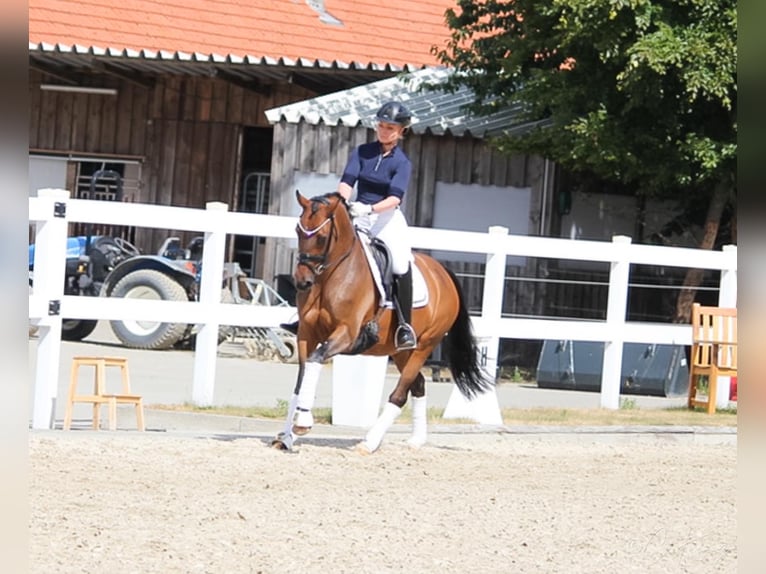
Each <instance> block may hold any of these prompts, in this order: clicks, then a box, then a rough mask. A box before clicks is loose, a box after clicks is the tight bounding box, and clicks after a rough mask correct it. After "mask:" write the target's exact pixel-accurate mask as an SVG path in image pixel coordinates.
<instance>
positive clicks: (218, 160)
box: [29, 0, 453, 274]
mask: <svg viewBox="0 0 766 574" xmlns="http://www.w3.org/2000/svg"><path fill="white" fill-rule="evenodd" d="M394 4H395V8H396V10H397V11H398V12H399V13H401V14H407V15H409V18H410V19H411V20H409V19H408V21H401V20H399V19H396V20H394V19H381V20H380V21H378V19H375V18H371V15H373V14H375V13H377V12H379V7H378V5H377V3H374V2H372V1H371V0H357V1H355V2H353V3H340V2H327V3H325V2H313V1H312V2H303V1H299V0H295V1H292V0H281V1H279V2H274V1H273V0H248V1H247V2H231V1H223V0H205V1H201V0H192V1H189V2H184V3H181V4H177V5H174V6H172V18H168V10H169V8H168V6H167V4H166V3H165V2H160V1H156V0H147V1H145V2H142V3H141V4H140V7H139V9H134V8H128V7H126V6H125V5H124V3H121V2H118V1H117V0H72V1H67V2H62V1H61V0H31V1H30V4H29V102H30V104H29V153H30V156H29V157H30V160H29V162H30V167H29V174H30V177H29V188H30V194H33V193H35V192H36V190H37V189H39V188H41V187H64V188H66V189H69V190H71V191H72V193H73V194H74V195H75V196H76V197H91V196H93V197H97V198H99V199H121V200H123V201H141V202H149V203H157V204H162V205H177V206H188V207H204V205H205V203H206V202H208V201H223V202H225V203H227V204H229V206H230V209H232V210H237V211H263V210H264V209H265V208H264V205H265V203H264V201H265V198H266V197H267V194H268V188H269V178H270V168H271V163H272V158H271V150H272V141H273V131H274V130H273V128H272V126H271V125H270V124H269V122H268V121H267V118H266V116H265V114H264V111H265V110H267V109H270V108H273V107H275V106H280V105H284V104H288V103H291V102H297V101H302V100H305V99H307V98H311V97H315V96H318V95H321V94H328V93H332V92H336V91H338V90H344V89H347V88H350V87H353V86H359V85H363V84H367V83H369V82H373V81H376V80H380V79H383V78H388V77H392V76H394V75H396V74H398V73H401V72H403V71H411V70H417V69H421V68H423V67H425V66H431V65H434V64H436V60H435V58H434V56H433V55H432V54H431V47H432V46H434V45H442V44H443V43H444V42H445V40H446V38H447V35H448V30H447V28H446V25H445V23H444V11H445V10H446V9H447V8H448V7H451V6H452V5H453V2H452V1H451V0H397V1H396V2H394ZM392 35H395V36H396V37H399V38H400V39H399V40H397V41H396V42H380V41H379V40H378V38H379V37H382V36H392ZM100 170H106V172H107V173H106V174H105V175H103V174H101V173H100ZM94 173H96V174H98V177H97V178H96V179H95V181H94V178H93V175H94ZM102 175H103V177H101V176H102ZM168 227H169V229H167V230H153V231H143V230H140V229H139V230H130V233H131V235H130V239H133V240H134V241H135V242H136V243H137V245H138V246H139V247H140V248H141V249H142V250H144V251H147V252H151V251H153V250H156V249H157V248H158V247H159V245H160V244H161V242H162V240H163V239H164V237H165V236H167V235H168V233H174V231H173V229H172V222H169V226H168ZM253 249H254V244H253V241H250V242H249V245H248V241H247V240H245V239H241V240H240V239H237V240H236V241H232V245H231V248H230V254H231V256H232V257H234V256H235V252H237V257H239V258H240V259H241V260H242V261H243V267H245V268H246V269H247V270H248V272H249V273H251V274H260V273H259V271H258V269H256V267H255V259H256V257H255V254H254V253H253ZM248 252H249V253H248ZM248 257H249V262H248Z"/></svg>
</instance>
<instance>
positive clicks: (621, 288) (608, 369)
mask: <svg viewBox="0 0 766 574" xmlns="http://www.w3.org/2000/svg"><path fill="white" fill-rule="evenodd" d="M612 242H613V243H614V245H615V260H614V261H612V263H611V266H610V269H609V295H608V299H607V304H606V324H607V332H608V339H607V341H605V342H604V362H603V366H602V370H601V407H602V408H606V409H618V408H620V381H621V379H622V349H623V343H624V342H625V336H624V331H625V313H626V308H627V303H628V278H629V276H630V259H629V258H628V255H629V254H628V248H629V246H630V243H631V238H630V237H627V236H626V235H615V236H614V237H612Z"/></svg>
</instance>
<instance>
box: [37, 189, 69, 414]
mask: <svg viewBox="0 0 766 574" xmlns="http://www.w3.org/2000/svg"><path fill="white" fill-rule="evenodd" d="M37 196H38V197H39V198H41V199H42V200H44V202H45V203H46V204H47V205H46V207H45V210H46V212H47V219H45V220H43V221H38V222H37V225H36V231H35V258H34V285H33V292H32V294H33V298H34V300H35V305H39V306H42V308H40V307H38V308H37V309H36V310H35V311H34V315H36V316H39V317H40V321H39V323H38V326H39V330H38V342H37V369H36V372H35V391H34V403H33V411H32V428H33V429H52V428H53V426H54V422H55V420H56V396H57V394H58V380H59V376H58V375H59V360H60V356H61V315H60V314H59V308H60V305H61V298H62V297H63V295H64V281H65V271H64V270H65V267H66V243H67V226H68V221H67V218H66V207H67V200H68V199H69V192H68V191H66V190H64V189H40V190H38V192H37ZM30 311H32V310H31V309H30Z"/></svg>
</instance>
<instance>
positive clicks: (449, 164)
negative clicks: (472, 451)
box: [436, 135, 462, 183]
mask: <svg viewBox="0 0 766 574" xmlns="http://www.w3.org/2000/svg"><path fill="white" fill-rule="evenodd" d="M440 139H441V141H440V142H439V152H438V153H437V156H436V179H437V181H443V182H445V183H452V182H453V181H455V164H456V163H457V161H461V160H458V158H456V157H455V151H456V149H457V142H456V141H455V137H454V136H452V135H445V136H442V137H441V138H440ZM461 159H462V158H461Z"/></svg>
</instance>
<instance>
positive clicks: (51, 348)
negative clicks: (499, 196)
mask: <svg viewBox="0 0 766 574" xmlns="http://www.w3.org/2000/svg"><path fill="white" fill-rule="evenodd" d="M29 221H30V222H36V240H35V242H36V247H35V260H34V267H35V280H34V291H33V292H32V294H31V295H30V297H29V318H30V320H32V321H33V322H34V323H35V324H37V325H38V326H39V328H40V329H39V341H38V352H37V367H36V375H35V389H34V403H33V413H32V427H33V428H52V427H53V422H54V413H55V402H56V392H57V391H56V390H57V388H58V370H59V358H60V346H61V318H62V317H68V318H76V319H110V320H113V319H138V320H153V321H162V322H182V323H196V324H199V325H200V327H201V328H200V331H199V334H198V335H197V340H196V348H195V357H194V381H193V389H192V401H193V402H194V403H195V404H197V405H200V406H209V405H211V404H212V401H213V391H214V388H215V361H216V349H217V333H218V327H219V325H239V326H261V327H268V326H276V325H278V324H279V323H280V322H284V321H287V320H289V319H290V318H291V317H292V316H294V313H295V309H294V308H292V307H258V306H250V305H230V304H221V302H220V279H221V277H222V276H223V264H224V251H225V243H226V236H227V234H236V235H257V236H261V237H279V238H291V239H292V238H294V237H295V231H294V230H295V218H293V217H282V216H269V215H259V214H248V213H230V212H228V211H227V206H226V205H225V204H221V203H211V204H208V206H207V209H190V208H182V207H168V206H159V205H148V204H138V203H114V202H106V201H93V200H82V199H69V192H67V191H64V190H50V189H46V190H40V191H39V193H38V197H36V198H30V199H29ZM70 222H84V223H103V224H112V225H126V226H137V227H149V228H158V229H168V228H172V229H178V230H186V231H196V232H202V233H204V238H205V245H204V252H203V260H202V278H201V285H200V301H198V302H176V301H146V300H136V299H117V298H96V297H77V296H68V295H64V294H63V287H64V262H65V258H66V257H65V253H66V238H67V227H68V223H70ZM411 234H412V242H413V246H414V247H415V248H421V249H438V250H440V251H456V252H471V253H485V254H486V255H487V265H486V271H485V280H484V294H483V302H482V312H481V315H480V316H478V317H473V323H474V330H475V332H476V334H477V336H478V337H480V338H481V340H482V345H483V346H484V347H485V348H484V351H486V354H487V370H488V372H489V373H495V367H496V365H497V353H498V347H499V340H500V338H511V339H560V340H576V341H600V342H604V343H605V349H604V360H603V370H602V382H601V406H602V407H605V408H612V409H615V408H618V406H619V391H620V376H621V366H622V347H623V343H625V342H635V343H656V344H672V345H689V344H691V327H690V326H689V325H672V324H655V323H637V322H626V321H625V317H626V301H627V293H628V276H629V271H630V265H631V264H636V263H638V264H645V265H663V266H675V267H687V268H688V267H695V268H701V269H714V270H720V271H721V281H720V292H719V305H721V306H727V307H734V306H736V292H737V249H736V247H734V246H726V247H724V249H723V251H718V252H711V251H704V250H698V249H686V248H670V247H658V246H649V245H633V244H631V242H630V238H628V237H623V236H618V237H615V238H613V241H612V242H600V241H581V240H571V239H555V238H546V237H526V236H518V235H509V234H508V230H507V229H505V228H503V227H493V228H490V229H489V232H488V233H478V232H465V231H449V230H443V229H428V228H418V227H413V228H411ZM509 255H512V256H527V257H545V258H553V259H577V260H586V261H603V262H609V263H610V265H611V270H610V275H609V295H608V302H607V316H606V320H605V321H577V320H557V319H524V318H503V317H502V315H501V308H502V297H503V287H504V281H505V269H506V265H505V262H506V258H507V256H509Z"/></svg>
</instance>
